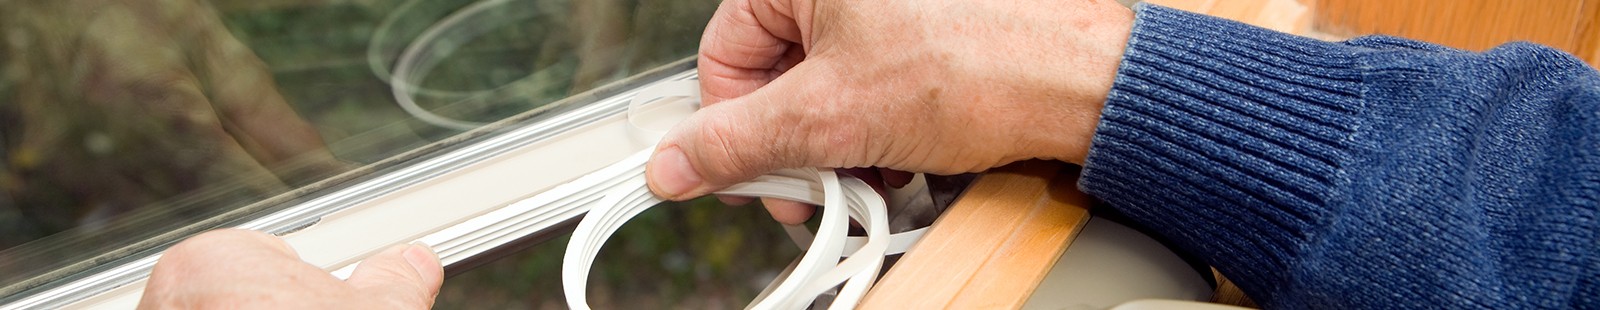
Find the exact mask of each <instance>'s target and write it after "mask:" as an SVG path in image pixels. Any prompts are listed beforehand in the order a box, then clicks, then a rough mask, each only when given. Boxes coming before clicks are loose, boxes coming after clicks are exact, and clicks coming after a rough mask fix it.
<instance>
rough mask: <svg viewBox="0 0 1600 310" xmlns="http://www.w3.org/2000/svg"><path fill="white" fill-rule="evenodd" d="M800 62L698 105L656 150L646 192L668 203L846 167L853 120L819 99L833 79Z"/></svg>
mask: <svg viewBox="0 0 1600 310" xmlns="http://www.w3.org/2000/svg"><path fill="white" fill-rule="evenodd" d="M824 70H827V69H825V68H822V67H821V65H817V64H816V63H815V62H806V63H802V64H800V65H799V66H796V67H795V68H794V69H792V70H791V71H790V73H789V74H787V75H785V76H784V77H783V78H780V79H778V80H774V81H773V83H772V84H770V85H768V86H767V87H763V88H761V89H760V90H757V91H756V92H754V93H751V94H750V95H747V96H744V97H740V98H738V99H735V100H731V101H728V102H725V103H723V104H719V105H716V106H710V107H705V108H702V109H701V110H700V111H699V112H696V113H695V114H694V115H693V116H690V117H689V118H688V119H686V120H684V121H683V122H681V123H679V124H678V125H677V127H675V128H673V130H672V131H671V132H668V133H667V136H666V137H665V138H663V139H662V141H661V143H660V144H658V145H657V148H656V151H655V154H654V157H652V158H651V160H650V163H649V164H648V165H647V166H646V169H645V170H646V171H645V172H646V175H647V177H648V178H649V184H650V189H651V191H653V192H655V193H656V194H657V195H660V196H662V197H666V198H668V199H673V200H684V199H689V198H694V197H698V196H701V195H705V194H707V193H710V192H711V191H713V190H716V189H721V188H724V187H727V186H728V185H732V184H734V183H738V182H742V181H745V180H749V179H751V178H754V177H755V176H758V175H761V174H765V173H767V172H770V171H773V170H777V169H780V168H792V167H815V166H837V165H844V166H848V165H847V164H848V163H849V160H857V161H862V160H865V156H863V155H861V154H851V153H848V152H840V150H850V151H853V152H860V151H861V150H862V149H864V148H863V147H859V146H860V145H861V143H863V141H861V140H863V139H862V138H861V137H859V135H861V134H862V131H861V127H862V126H860V125H858V124H854V123H852V122H858V121H860V120H859V119H858V118H842V117H833V115H831V114H834V113H840V112H837V111H850V110H851V108H850V107H847V106H843V104H839V103H833V102H822V96H823V93H825V91H824V89H827V88H829V87H830V86H828V85H830V84H831V83H829V81H831V80H832V78H831V75H829V74H824V73H822V72H823V71H824Z"/></svg>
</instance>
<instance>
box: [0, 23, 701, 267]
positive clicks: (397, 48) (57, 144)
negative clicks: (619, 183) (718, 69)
mask: <svg viewBox="0 0 1600 310" xmlns="http://www.w3.org/2000/svg"><path fill="white" fill-rule="evenodd" d="M484 2H485V3H490V2H492V3H497V5H498V6H497V7H495V8H494V9H491V10H482V11H483V12H481V13H479V14H476V15H473V16H471V18H467V19H465V20H464V21H463V22H461V23H458V24H456V26H457V27H455V28H450V29H434V30H433V31H432V32H435V33H439V35H436V36H434V37H433V39H432V40H421V41H422V42H421V43H417V42H418V41H419V38H422V37H425V36H424V34H425V33H428V32H430V30H429V29H430V27H431V26H432V25H435V24H437V23H438V22H439V21H441V20H448V19H449V18H448V16H450V15H451V14H452V13H453V12H458V11H460V10H461V9H463V8H468V7H471V6H472V5H475V4H474V3H475V2H473V1H451V0H367V1H311V0H270V1H260V0H212V1H206V0H162V1H155V0H131V1H130V0H116V1H113V0H83V1H48V0H19V1H7V2H0V5H3V6H4V7H0V44H3V46H0V295H7V294H11V293H15V292H17V291H19V290H21V289H25V288H27V287H30V286H35V285H37V284H39V281H43V280H49V279H52V278H58V277H60V276H63V275H65V274H67V273H70V272H73V271H77V270H83V269H85V268H88V267H92V266H93V265H94V264H96V263H102V262H104V261H106V259H108V258H115V257H117V256H121V255H128V254H132V253H133V252H135V251H139V250H143V249H148V248H151V247H154V246H159V245H161V244H162V243H165V242H171V241H172V240H176V239H177V238H181V237H182V236H183V235H184V234H187V233H191V232H193V231H194V230H195V229H201V228H208V227H214V226H215V225H220V224H221V223H222V221H223V220H226V219H236V218H238V217H241V216H247V215H249V214H250V212H251V211H254V210H253V209H251V208H256V207H258V206H261V205H264V204H261V203H258V202H261V201H263V200H266V199H268V198H269V197H274V196H278V195H280V194H284V193H286V192H289V191H290V190H291V189H296V188H301V187H304V186H307V185H310V184H315V183H317V182H319V181H322V180H326V179H328V178H330V177H332V176H336V175H340V174H341V173H345V172H346V171H351V170H353V169H356V168H358V167H362V166H364V165H367V164H370V163H373V162H376V161H379V160H381V159H385V158H389V157H392V156H395V155H397V154H400V153H402V152H405V151H408V150H411V149H415V148H417V147H419V146H422V145H425V144H428V143H432V142H436V141H440V140H442V139H444V138H447V137H450V136H453V135H455V134H458V133H460V132H462V130H463V129H466V128H465V127H461V126H452V125H451V123H449V122H440V121H439V119H447V120H452V121H456V122H457V123H456V124H458V125H459V124H467V125H468V126H467V127H470V126H473V125H476V124H482V123H486V122H492V121H495V120H498V119H502V118H505V117H508V116H511V115H515V114H519V113H524V112H527V111H530V110H535V109H538V108H539V107H541V106H542V105H545V104H547V103H550V102H552V101H555V100H558V99H561V98H564V97H567V96H570V95H572V94H575V93H578V92H582V91H585V90H588V89H591V88H593V87H596V86H599V85H601V84H604V83H606V82H609V81H614V80H616V79H619V78H622V77H626V76H628V75H631V74H634V73H637V72H640V71H643V70H647V69H650V68H653V67H656V66H659V65H662V64H665V63H668V62H671V61H674V60H678V59H682V58H684V57H689V56H692V55H693V54H694V51H695V48H696V45H697V42H698V37H699V33H700V31H701V30H702V29H703V27H704V25H705V22H706V20H708V19H709V17H710V15H711V12H712V11H714V9H715V6H716V1H714V0H673V1H619V0H599V1H583V0H573V1H550V0H510V1H484ZM476 5H482V4H476ZM408 49H411V50H413V52H412V53H409V55H413V56H414V57H411V58H410V59H411V60H410V61H411V62H410V63H411V64H413V65H412V66H410V67H406V68H407V69H404V70H396V69H395V66H396V64H397V63H398V62H400V61H399V60H400V59H401V58H402V56H405V55H408V53H407V50H408ZM402 73H409V75H404V74H402ZM393 85H402V86H406V87H404V88H403V89H404V90H408V91H406V92H402V93H400V94H399V95H401V96H400V98H405V99H408V100H397V99H396V98H397V96H396V95H397V94H396V93H395V92H394V87H393ZM401 102H409V104H410V105H411V107H412V108H414V109H411V110H408V109H406V108H402V105H401V104H400V103H401ZM430 115H431V116H432V117H433V118H429V116H430ZM279 198H283V197H279Z"/></svg>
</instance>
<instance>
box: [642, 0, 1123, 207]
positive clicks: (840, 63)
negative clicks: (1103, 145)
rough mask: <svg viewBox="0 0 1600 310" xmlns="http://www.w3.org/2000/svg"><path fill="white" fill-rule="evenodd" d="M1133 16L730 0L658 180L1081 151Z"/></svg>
mask: <svg viewBox="0 0 1600 310" xmlns="http://www.w3.org/2000/svg"><path fill="white" fill-rule="evenodd" d="M1132 20H1133V14H1132V12H1131V11H1130V10H1129V9H1128V8H1126V7H1123V6H1121V5H1120V4H1117V3H1115V2H1113V1H1108V0H1098V1H1095V0H1087V1H1031V0H1030V1H1020V2H1018V1H958V0H934V1H866V2H860V1H829V0H817V1H795V0H729V1H725V2H723V3H722V5H721V6H720V7H719V8H718V11H717V13H716V15H715V16H714V17H713V18H712V20H711V23H710V24H709V25H708V26H707V28H706V33H705V35H704V37H703V38H702V40H701V44H700V58H699V73H700V80H701V91H702V93H703V95H704V96H703V97H704V98H705V99H704V100H705V107H704V108H703V109H701V111H700V112H698V113H696V114H695V115H694V116H692V117H691V118H690V119H688V120H685V121H684V122H683V123H681V124H680V125H679V126H678V127H677V128H675V129H674V130H673V131H672V132H670V133H669V134H668V135H667V136H666V137H665V138H664V139H663V141H662V143H660V144H659V145H658V146H657V149H656V154H655V155H654V157H653V158H652V160H651V162H650V164H649V166H648V168H647V170H648V175H649V178H650V186H651V190H652V191H654V192H655V193H656V194H658V195H661V196H663V197H668V198H672V199H687V198H691V197H695V196H700V195H704V194H706V193H709V192H712V191H715V190H717V189H720V188H723V187H726V186H728V185H731V184H735V183H737V182H741V181H744V180H748V179H750V178H753V177H755V176H757V175H760V174H763V173H767V172H769V171H772V170H776V169H780V168H791V167H836V168H850V167H881V168H889V169H894V170H901V171H913V172H929V173H937V174H953V173H961V172H976V171H982V170H985V169H988V168H992V167H996V166H1000V165H1004V164H1007V163H1010V162H1014V161H1018V160H1024V159H1030V158H1042V159H1056V160H1063V161H1069V162H1082V160H1083V158H1084V157H1085V156H1086V154H1087V152H1088V147H1089V143H1090V140H1091V138H1092V137H1093V134H1094V128H1095V126H1096V124H1097V123H1098V121H1099V115H1100V108H1101V107H1102V106H1103V105H1104V101H1105V98H1106V95H1107V93H1108V92H1109V91H1110V88H1111V84H1112V81H1113V78H1114V76H1115V73H1116V68H1117V64H1118V62H1119V61H1120V60H1121V57H1122V50H1123V47H1124V46H1125V45H1126V41H1127V37H1128V33H1129V31H1130V30H1131V27H1132ZM885 178H886V179H888V175H886V176H885ZM772 209H773V210H772V213H773V217H774V218H777V219H779V221H783V222H788V223H794V222H799V221H802V220H804V219H805V218H806V217H808V216H809V215H810V212H811V211H810V210H809V209H808V208H772Z"/></svg>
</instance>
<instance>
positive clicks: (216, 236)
mask: <svg viewBox="0 0 1600 310" xmlns="http://www.w3.org/2000/svg"><path fill="white" fill-rule="evenodd" d="M295 264H302V265H303V264H304V263H303V262H301V261H300V257H299V255H298V254H296V253H295V251H294V248H292V247H290V246H289V244H288V243H285V242H283V240H282V239H279V238H278V237H274V236H272V235H269V234H266V233H262V232H258V231H251V230H242V229H222V230H213V231H209V232H205V233H201V234H199V235H196V236H194V237H190V238H189V239H185V240H184V241H182V242H179V243H178V244H176V245H173V246H172V247H171V248H168V249H167V251H166V252H163V253H162V254H161V259H160V260H159V261H157V262H156V265H155V267H154V268H153V269H151V272H150V278H149V280H148V282H146V284H145V290H144V293H143V296H142V297H140V305H139V307H140V308H141V309H148V308H163V307H162V305H185V304H190V305H192V304H203V303H202V302H204V301H207V299H206V298H204V297H207V296H208V295H207V294H206V293H212V294H214V293H217V292H226V291H228V290H229V289H233V288H234V287H230V286H227V285H225V284H228V282H229V281H234V280H238V279H249V278H251V276H252V274H253V273H260V272H263V271H264V270H276V271H285V270H291V269H293V268H294V267H295ZM276 278H279V279H281V278H282V277H281V276H279V277H276ZM201 292H204V293H201Z"/></svg>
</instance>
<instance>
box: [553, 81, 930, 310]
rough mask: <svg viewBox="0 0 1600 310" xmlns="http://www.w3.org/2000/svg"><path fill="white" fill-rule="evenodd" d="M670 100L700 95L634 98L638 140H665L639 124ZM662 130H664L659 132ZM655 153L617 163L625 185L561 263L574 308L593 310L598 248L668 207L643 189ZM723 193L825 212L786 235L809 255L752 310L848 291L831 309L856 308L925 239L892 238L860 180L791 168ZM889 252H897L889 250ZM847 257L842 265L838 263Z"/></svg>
mask: <svg viewBox="0 0 1600 310" xmlns="http://www.w3.org/2000/svg"><path fill="white" fill-rule="evenodd" d="M666 97H689V98H691V99H698V97H699V88H698V85H697V84H696V83H693V82H692V81H690V82H688V83H668V84H658V85H654V86H652V87H651V88H647V89H646V90H644V91H642V92H641V93H640V94H639V95H638V96H636V97H635V100H634V102H633V103H632V104H631V105H630V106H629V115H628V118H629V122H630V123H631V124H633V126H632V127H634V128H633V129H632V130H634V132H633V133H634V135H635V136H636V137H638V138H641V139H654V140H659V139H660V136H661V134H662V130H659V129H655V128H647V127H651V126H645V125H643V124H642V123H643V121H642V120H641V118H642V117H639V116H641V115H643V114H644V113H634V112H635V111H643V110H642V109H643V108H642V107H643V106H644V104H645V103H647V102H651V101H655V100H657V99H661V98H666ZM657 128H659V127H657ZM650 154H651V151H650V150H645V151H641V152H639V153H637V154H634V155H632V156H630V157H629V158H628V159H625V160H623V161H622V162H619V163H617V166H623V167H628V168H626V169H628V170H629V171H630V174H629V175H627V176H626V180H624V181H623V182H622V183H620V184H618V186H617V187H614V189H613V190H611V191H610V192H608V193H607V194H606V196H605V197H604V198H602V199H601V200H600V201H599V202H597V203H596V204H595V206H594V207H593V208H591V209H590V210H589V213H588V215H587V216H585V217H584V219H583V221H582V222H580V223H578V227H577V229H576V230H575V231H574V232H573V237H572V239H571V242H570V243H568V245H567V251H566V254H565V256H564V257H563V262H562V271H561V277H562V284H563V287H564V288H565V294H566V298H567V304H568V306H570V307H572V308H574V309H588V308H589V307H588V302H587V299H586V298H585V293H586V288H587V283H588V273H589V269H590V267H591V266H592V265H593V263H594V258H595V256H596V254H598V252H599V250H600V247H601V246H602V245H604V244H605V241H606V240H607V239H609V238H610V236H611V234H613V233H615V232H616V231H617V229H619V228H620V227H621V226H622V224H623V223H625V222H627V221H628V219H631V218H633V217H634V216H636V215H638V214H639V213H641V212H644V210H646V209H649V208H650V207H653V206H655V205H657V204H659V203H661V202H662V200H660V199H659V198H657V197H655V195H653V194H652V193H651V192H650V190H649V188H648V187H646V185H645V176H644V169H643V167H644V165H645V163H646V162H647V161H648V160H649V157H650ZM718 193H719V194H728V195H738V196H752V197H773V198H782V199H788V200H794V201H800V202H806V203H811V204H817V205H822V206H823V208H822V215H821V217H822V219H821V224H820V225H819V226H818V228H817V234H816V236H815V237H813V236H812V234H811V233H810V232H808V231H806V228H805V227H803V226H791V225H786V226H785V227H784V228H785V230H787V231H788V232H789V234H790V236H791V238H794V239H795V241H796V243H797V244H800V245H801V247H802V248H803V249H805V250H806V253H805V254H803V255H802V256H801V257H800V258H799V259H797V260H795V262H794V263H792V264H790V265H789V267H788V269H787V270H785V271H784V272H783V273H782V274H780V275H779V277H778V279H777V280H774V281H773V283H772V284H771V285H769V286H768V287H767V289H766V290H764V291H763V292H762V293H761V295H760V296H758V297H756V300H755V301H753V302H752V303H751V306H750V308H752V309H798V308H804V307H806V306H807V305H808V304H810V303H811V301H812V300H815V298H816V297H817V296H818V295H821V294H823V293H825V292H828V291H829V290H833V289H834V288H836V287H839V286H840V285H841V284H843V287H842V288H840V289H839V291H838V294H837V296H836V297H835V298H834V301H833V304H831V305H830V309H847V308H852V307H854V306H855V305H856V304H857V303H858V302H859V301H860V299H861V297H862V296H864V295H865V294H866V291H867V289H868V288H871V286H872V283H873V281H875V280H876V279H877V275H878V271H879V268H881V266H882V264H883V259H884V255H888V254H896V253H900V252H903V251H904V250H905V248H907V247H910V246H911V245H912V244H914V243H915V240H916V239H919V238H920V237H921V235H922V232H923V231H924V229H918V230H914V231H910V232H906V233H901V234H895V235H890V234H889V230H888V220H887V219H888V214H887V212H888V211H887V209H886V208H885V205H884V201H883V198H882V197H879V196H878V194H877V192H876V191H874V190H873V189H872V187H870V186H868V185H867V184H866V183H863V182H861V181H860V180H857V179H854V178H839V177H838V175H837V174H835V173H834V172H833V170H832V169H821V170H819V169H785V170H780V171H777V172H774V173H772V174H769V175H766V176H761V177H758V178H756V179H755V180H752V181H750V182H746V183H742V184H738V185H734V186H732V187H729V188H727V189H724V190H722V191H719V192H718ZM850 219H855V221H856V222H857V223H860V224H861V227H862V228H863V229H865V230H866V231H867V236H866V237H849V236H848V235H847V231H848V229H849V226H850ZM891 245H894V246H895V248H894V249H891ZM841 257H847V258H845V259H844V260H843V261H840V260H839V259H840V258H841Z"/></svg>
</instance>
